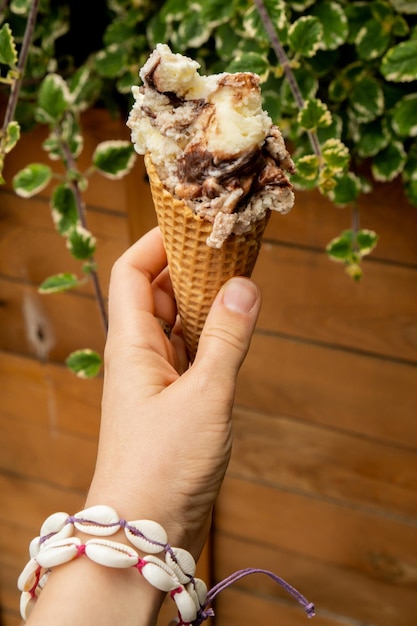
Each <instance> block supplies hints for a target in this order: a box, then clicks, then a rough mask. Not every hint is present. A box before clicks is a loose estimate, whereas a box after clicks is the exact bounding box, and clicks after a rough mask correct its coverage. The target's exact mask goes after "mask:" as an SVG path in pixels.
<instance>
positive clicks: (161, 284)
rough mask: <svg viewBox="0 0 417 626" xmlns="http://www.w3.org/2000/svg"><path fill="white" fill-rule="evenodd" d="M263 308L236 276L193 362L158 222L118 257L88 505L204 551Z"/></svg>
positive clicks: (215, 310)
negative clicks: (150, 523)
mask: <svg viewBox="0 0 417 626" xmlns="http://www.w3.org/2000/svg"><path fill="white" fill-rule="evenodd" d="M259 307H260V295H259V291H258V289H257V288H256V286H255V285H254V284H253V283H252V282H251V281H249V280H248V279H245V278H236V279H232V280H231V281H230V282H229V283H228V284H227V285H226V286H225V287H224V288H223V289H222V290H221V291H220V293H219V295H218V297H217V298H216V300H215V302H214V304H213V307H212V309H211V312H210V314H209V316H208V319H207V322H206V324H205V327H204V330H203V333H202V336H201V339H200V344H199V348H198V352H197V356H196V359H195V361H194V363H193V365H192V366H191V367H190V368H189V369H186V368H187V366H188V363H187V360H186V355H185V347H184V343H183V341H182V338H181V335H180V325H179V324H177V326H176V327H175V328H174V331H173V334H172V336H171V340H169V339H168V338H167V336H166V335H165V333H164V332H163V330H162V328H161V325H160V323H159V321H158V318H160V319H162V320H164V321H165V322H167V323H168V324H169V325H171V326H173V325H174V323H175V320H176V313H177V312H176V305H175V300H174V296H173V292H172V286H171V283H170V279H169V273H168V268H167V267H166V256H165V251H164V248H163V244H162V238H161V235H160V232H159V229H154V230H152V231H151V232H150V233H148V234H147V235H145V236H144V237H143V238H142V239H141V240H140V241H139V242H138V243H136V244H135V245H134V246H132V247H131V248H130V249H129V250H128V251H127V252H126V253H125V254H124V255H123V256H122V257H121V258H120V259H119V260H118V261H117V262H116V264H115V265H114V268H113V271H112V276H111V281H110V293H109V319H110V326H109V334H108V339H107V345H106V350H105V382H104V393H103V405H102V423H101V434H100V446H99V453H98V460H97V467H96V472H95V477H94V480H93V483H92V486H91V489H90V493H89V497H88V502H87V504H88V505H92V504H99V503H106V504H110V505H111V506H114V508H115V509H116V510H117V511H120V514H121V515H123V516H124V517H125V518H127V519H139V518H149V519H153V520H155V521H158V522H159V523H161V524H162V525H163V526H164V527H165V528H166V530H167V532H168V536H169V538H170V542H171V544H175V545H178V546H181V547H184V548H186V549H188V550H190V551H191V552H192V553H193V555H194V557H198V555H199V553H200V551H201V549H202V547H203V545H204V542H205V539H206V535H207V531H208V528H209V522H210V513H211V509H212V506H213V503H214V500H215V498H216V495H217V493H218V490H219V487H220V485H221V482H222V480H223V476H224V472H225V470H226V467H227V464H228V461H229V455H230V448H231V410H232V404H233V399H234V392H235V382H236V376H237V373H238V370H239V367H240V365H241V363H242V361H243V359H244V357H245V355H246V352H247V350H248V347H249V342H250V339H251V336H252V333H253V330H254V326H255V323H256V319H257V316H258V312H259Z"/></svg>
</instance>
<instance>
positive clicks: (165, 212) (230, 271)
mask: <svg viewBox="0 0 417 626" xmlns="http://www.w3.org/2000/svg"><path fill="white" fill-rule="evenodd" d="M145 165H146V169H147V172H148V176H149V182H150V186H151V192H152V198H153V202H154V205H155V210H156V214H157V218H158V224H159V228H160V229H161V232H162V236H163V240H164V245H165V250H166V254H167V258H168V265H169V271H170V275H171V281H172V286H173V289H174V294H175V298H176V302H177V308H178V313H179V315H180V318H181V325H182V332H183V336H184V340H185V344H186V348H187V352H188V356H189V358H190V361H193V360H194V357H195V354H196V351H197V345H198V340H199V338H200V334H201V331H202V329H203V326H204V322H205V320H206V317H207V314H208V312H209V310H210V307H211V305H212V302H213V300H214V298H215V297H216V295H217V293H218V291H219V289H220V288H221V286H222V285H223V284H224V283H225V282H226V281H227V280H228V279H229V278H232V277H233V276H248V277H249V276H250V275H251V273H252V270H253V268H254V266H255V263H256V259H257V256H258V252H259V249H260V246H261V238H262V235H263V232H264V230H265V227H266V224H267V223H268V219H269V215H270V211H268V212H267V214H266V216H265V218H264V219H261V220H258V221H256V222H254V224H253V227H252V229H251V230H250V231H249V232H247V233H245V234H243V235H231V236H230V237H229V238H228V239H227V240H226V241H225V242H224V243H223V245H222V247H221V248H219V249H216V248H211V247H210V246H208V245H207V243H206V240H207V237H208V236H209V235H210V233H211V230H212V224H211V222H209V221H207V220H204V219H203V218H201V217H199V216H197V215H195V214H194V213H193V211H192V210H191V209H190V208H189V207H188V206H187V205H186V204H185V202H184V201H182V200H179V199H177V198H175V197H174V196H172V195H171V194H170V193H169V192H168V191H167V189H166V188H165V187H164V186H163V184H162V183H161V181H160V179H159V177H158V174H157V172H156V169H155V167H154V165H153V163H152V161H151V159H150V157H149V155H146V156H145Z"/></svg>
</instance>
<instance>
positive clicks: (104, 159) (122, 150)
mask: <svg viewBox="0 0 417 626" xmlns="http://www.w3.org/2000/svg"><path fill="white" fill-rule="evenodd" d="M135 160H136V152H135V150H134V148H133V145H132V143H131V142H130V141H122V140H110V141H103V142H102V143H100V144H99V145H98V146H97V147H96V149H95V151H94V154H93V164H94V166H95V167H96V168H97V169H98V171H99V172H100V173H101V174H102V175H103V176H106V178H111V179H118V178H122V177H123V176H124V175H125V174H127V172H129V171H130V170H131V169H132V167H133V165H134V163H135Z"/></svg>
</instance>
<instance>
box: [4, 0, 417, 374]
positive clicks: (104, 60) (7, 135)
mask: <svg viewBox="0 0 417 626" xmlns="http://www.w3.org/2000/svg"><path fill="white" fill-rule="evenodd" d="M91 4H92V6H91V9H92V10H93V11H94V9H95V14H97V15H98V14H99V15H102V16H103V18H102V21H101V23H97V21H95V22H94V25H93V28H92V27H90V28H89V25H88V24H87V28H86V32H85V33H83V36H80V33H79V32H78V31H77V29H79V28H80V25H81V26H82V25H83V24H84V21H85V19H81V20H80V19H78V14H77V12H80V11H81V14H80V15H81V16H83V14H82V7H79V6H78V3H77V2H74V1H68V2H59V1H58V0H56V1H54V0H12V1H11V2H10V3H7V2H3V7H1V5H0V17H1V19H2V22H0V23H2V24H3V25H2V26H1V27H0V68H1V78H0V85H1V84H3V86H5V87H6V88H7V89H9V91H10V93H9V96H10V97H9V104H10V102H11V103H12V106H9V107H8V109H7V110H8V113H6V118H5V122H4V124H3V127H2V131H1V135H0V172H1V165H2V162H3V159H4V156H5V155H6V154H8V153H9V152H10V151H11V150H12V148H13V146H14V145H15V143H16V142H17V141H18V138H19V132H20V127H22V129H23V130H25V129H26V128H29V127H30V126H31V125H32V124H34V123H37V124H44V125H47V126H48V127H49V130H50V135H49V138H48V140H47V141H46V142H45V144H44V148H45V150H46V152H47V154H48V157H49V158H51V159H60V160H61V161H62V162H63V163H64V166H65V172H66V174H65V176H64V177H63V179H62V180H60V181H58V185H57V187H56V188H55V190H54V192H53V196H52V204H51V206H52V215H53V218H54V223H55V225H56V227H57V230H58V232H60V234H61V235H63V236H64V237H65V238H66V239H67V242H68V245H69V249H70V251H71V253H72V254H74V255H78V257H77V258H81V259H82V261H83V263H84V266H83V268H84V269H83V272H84V273H85V274H86V276H88V277H90V278H92V280H93V282H95V287H96V294H97V299H98V302H99V306H100V308H101V310H102V315H103V320H105V311H104V305H103V302H102V297H101V295H100V289H99V285H98V284H97V276H96V272H95V265H94V247H95V242H94V237H93V236H92V235H91V233H89V232H88V229H87V226H86V218H85V210H84V206H83V202H82V192H83V189H84V188H85V186H86V185H87V181H88V176H89V174H90V173H91V172H92V171H93V169H97V170H99V171H101V173H102V174H103V175H107V176H114V177H116V176H119V177H120V176H123V175H124V174H125V173H126V172H127V171H128V170H129V168H130V167H131V165H132V162H133V158H134V156H133V151H132V148H131V146H130V145H127V143H126V142H120V143H117V144H114V143H113V144H103V145H101V146H98V148H97V150H96V153H95V155H94V158H93V163H92V166H91V168H90V169H89V170H88V171H87V172H80V171H79V169H78V167H77V158H78V155H79V154H80V152H81V150H82V144H83V139H82V126H81V123H80V119H81V114H82V112H83V111H84V110H86V109H87V108H89V107H92V106H104V107H106V108H108V109H109V110H111V111H112V112H113V113H115V114H122V115H123V116H124V117H126V115H127V112H128V110H129V108H130V106H131V95H130V90H131V86H132V85H134V84H136V83H137V82H138V71H139V68H140V67H141V65H142V64H143V63H144V61H145V59H146V58H147V56H148V54H149V53H150V51H151V50H152V49H153V47H154V46H155V44H156V43H157V42H161V41H163V42H165V43H168V44H169V45H170V46H171V48H172V49H173V50H174V51H178V52H181V53H182V54H186V55H189V56H191V57H193V58H196V59H197V60H198V61H199V62H200V63H201V65H202V70H203V71H205V72H207V73H212V72H220V71H231V72H233V71H253V72H256V73H258V74H259V75H260V77H261V81H262V89H263V97H264V103H265V107H266V109H267V110H268V112H269V113H270V115H271V117H272V118H273V120H274V121H275V122H277V123H278V124H279V125H280V127H281V128H282V130H283V132H284V134H285V136H286V138H287V141H288V142H290V144H291V145H292V146H294V150H293V156H294V159H295V162H296V165H297V173H296V175H295V176H294V177H293V179H292V180H293V183H294V185H295V186H296V187H297V188H303V189H312V188H318V189H319V190H320V192H321V193H322V194H324V195H326V196H327V197H329V198H330V199H331V200H332V201H333V202H334V203H335V205H340V206H346V207H350V208H351V211H352V228H351V229H350V230H348V231H345V232H343V233H342V234H341V235H339V236H337V237H335V238H334V239H333V240H332V241H331V242H330V243H329V245H328V246H327V253H328V255H329V257H330V258H331V259H333V260H335V261H338V262H341V263H343V264H344V266H345V267H346V270H347V272H348V273H349V274H350V275H351V276H353V277H354V278H355V279H358V278H360V276H361V274H362V270H361V260H362V258H363V257H364V256H365V255H366V254H369V253H370V252H371V251H372V249H373V248H374V246H375V245H376V242H377V234H376V233H373V232H372V231H370V230H367V229H361V228H360V227H359V225H358V224H359V220H358V215H359V212H360V203H361V197H362V195H363V194H365V193H368V192H369V191H370V189H371V188H372V184H373V182H374V181H391V180H393V179H394V178H396V177H400V178H401V181H402V184H403V187H404V190H405V193H406V195H407V197H408V199H409V201H410V203H411V204H413V205H416V206H417V139H416V136H417V124H416V123H415V119H417V90H416V84H417V63H416V62H415V59H416V58H417V2H415V1H413V0H369V1H367V2H364V1H362V0H356V1H350V0H288V1H284V0H232V1H231V2H226V3H225V2H224V1H223V0H222V1H220V0H194V1H193V2H192V3H191V2H190V3H185V2H184V1H183V0H165V1H156V0H155V1H152V0H94V1H93V0H91ZM36 13H37V19H36V20H35V15H36ZM83 18H85V16H83ZM93 33H94V36H93ZM86 34H87V35H88V36H87V38H86ZM81 40H82V41H86V42H87V45H86V47H85V48H84V49H82V50H81V52H80V51H79V46H74V41H81ZM17 93H18V95H19V98H17V95H16V94H17ZM52 176H53V174H52V170H51V168H50V167H49V166H48V165H45V164H30V165H28V167H27V168H25V169H24V170H23V171H22V172H21V173H19V174H18V175H17V176H16V178H15V180H14V187H15V190H16V192H17V193H19V194H21V195H24V196H27V197H29V196H31V195H33V194H34V193H36V192H37V191H39V190H40V189H41V188H43V187H44V186H45V185H46V184H48V183H49V182H50V180H51V177H52ZM80 280H83V279H79V278H77V277H75V276H73V275H68V274H65V273H64V274H59V275H57V276H55V277H52V278H50V279H48V280H47V281H46V283H44V284H43V286H42V287H41V289H42V290H43V291H56V290H61V289H67V288H72V287H74V286H77V285H79V283H80ZM104 323H105V321H104ZM82 371H83V370H82Z"/></svg>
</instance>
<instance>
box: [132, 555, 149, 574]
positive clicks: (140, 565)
mask: <svg viewBox="0 0 417 626" xmlns="http://www.w3.org/2000/svg"><path fill="white" fill-rule="evenodd" d="M147 564H148V562H147V561H145V559H139V561H138V562H137V563H136V565H133V567H136V569H137V570H138V572H139V573H140V574H142V570H143V568H144V567H145V565H147Z"/></svg>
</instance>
